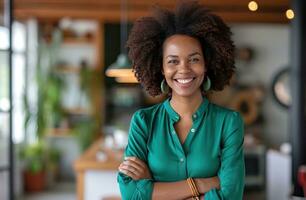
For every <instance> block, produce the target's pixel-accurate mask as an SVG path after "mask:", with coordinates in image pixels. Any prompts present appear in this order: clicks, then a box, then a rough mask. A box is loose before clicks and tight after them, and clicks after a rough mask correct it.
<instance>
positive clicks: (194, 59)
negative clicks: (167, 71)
mask: <svg viewBox="0 0 306 200" xmlns="http://www.w3.org/2000/svg"><path fill="white" fill-rule="evenodd" d="M199 61H200V59H199V58H197V57H194V58H191V59H190V60H189V62H191V63H197V62H199Z"/></svg>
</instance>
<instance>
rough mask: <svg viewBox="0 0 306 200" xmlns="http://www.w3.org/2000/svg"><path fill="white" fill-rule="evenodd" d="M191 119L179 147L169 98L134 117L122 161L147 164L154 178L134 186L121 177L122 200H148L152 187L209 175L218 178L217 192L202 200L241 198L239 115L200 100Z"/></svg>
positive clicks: (119, 174) (240, 120)
mask: <svg viewBox="0 0 306 200" xmlns="http://www.w3.org/2000/svg"><path fill="white" fill-rule="evenodd" d="M192 118H193V125H192V127H191V129H190V131H189V133H188V135H187V138H186V140H185V141H184V143H183V144H181V142H180V140H179V138H178V135H177V134H176V131H175V129H174V124H175V123H176V122H178V121H179V120H180V116H179V115H178V114H177V113H176V112H175V111H174V109H173V108H172V107H171V105H170V99H167V100H165V101H164V102H163V103H160V104H157V105H154V106H152V107H149V108H144V109H140V110H138V111H137V112H135V114H134V115H133V117H132V120H131V124H130V129H129V136H128V145H127V147H126V149H125V156H136V157H138V158H139V159H141V160H143V161H145V162H146V163H147V164H148V167H149V169H150V171H151V174H152V179H142V180H138V181H134V180H133V179H132V178H130V177H129V176H127V175H124V174H123V173H121V172H119V173H118V176H117V180H118V183H119V187H120V191H121V195H122V199H123V200H125V199H128V200H130V199H133V200H139V199H143V200H150V199H151V198H152V191H153V186H154V182H175V181H180V180H185V179H187V178H188V177H193V178H205V177H213V176H218V177H219V179H220V186H221V187H220V188H221V189H220V190H218V189H212V190H210V191H209V192H207V193H205V200H217V199H229V200H240V199H242V196H243V188H244V176H245V166H244V156H243V127H244V126H243V120H242V118H241V116H240V114H239V113H238V112H235V111H232V110H229V109H227V108H223V107H220V106H217V105H215V104H213V103H210V102H209V101H208V100H207V99H206V98H204V100H203V102H202V104H201V105H200V106H199V108H198V109H197V111H196V112H195V113H194V114H193V116H192Z"/></svg>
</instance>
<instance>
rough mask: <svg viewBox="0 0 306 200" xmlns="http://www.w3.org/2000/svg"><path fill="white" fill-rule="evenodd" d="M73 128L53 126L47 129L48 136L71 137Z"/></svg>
mask: <svg viewBox="0 0 306 200" xmlns="http://www.w3.org/2000/svg"><path fill="white" fill-rule="evenodd" d="M71 132H72V129H70V128H52V129H49V130H47V137H58V138H70V137H72V136H73V135H72V134H71Z"/></svg>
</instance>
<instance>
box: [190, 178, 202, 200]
mask: <svg viewBox="0 0 306 200" xmlns="http://www.w3.org/2000/svg"><path fill="white" fill-rule="evenodd" d="M190 182H191V184H192V186H193V189H194V191H195V196H200V193H199V190H198V188H197V185H196V184H195V182H194V180H193V178H190Z"/></svg>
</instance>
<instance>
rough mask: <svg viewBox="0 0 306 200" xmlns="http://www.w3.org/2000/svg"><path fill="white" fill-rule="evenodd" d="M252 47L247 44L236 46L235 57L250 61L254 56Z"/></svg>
mask: <svg viewBox="0 0 306 200" xmlns="http://www.w3.org/2000/svg"><path fill="white" fill-rule="evenodd" d="M254 54H255V53H254V49H253V48H252V47H249V46H242V47H238V48H236V58H237V59H238V60H241V61H245V62H250V61H251V60H252V59H253V58H254Z"/></svg>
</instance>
